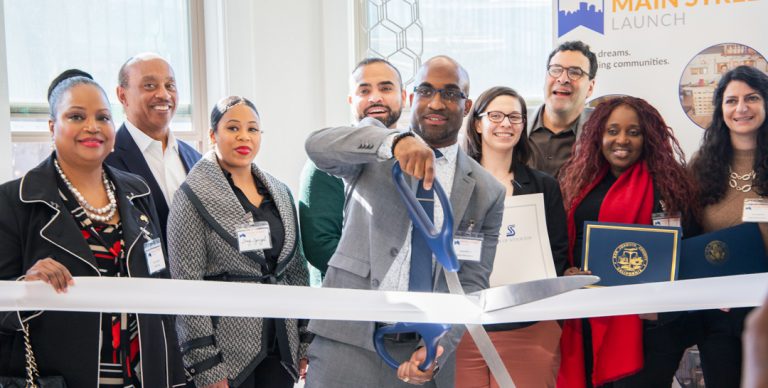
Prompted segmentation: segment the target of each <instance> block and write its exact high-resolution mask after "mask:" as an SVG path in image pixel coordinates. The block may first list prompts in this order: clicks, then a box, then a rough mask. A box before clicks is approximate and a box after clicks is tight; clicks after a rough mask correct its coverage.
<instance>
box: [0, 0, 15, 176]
mask: <svg viewBox="0 0 768 388" xmlns="http://www.w3.org/2000/svg"><path fill="white" fill-rule="evenodd" d="M1 20H5V15H4V12H3V2H2V1H0V21H1ZM0 25H2V24H1V23H0ZM3 58H5V29H4V28H0V80H7V79H8V64H7V63H6V61H5V60H2V59H3ZM10 123H11V111H10V109H9V101H8V83H7V82H0V183H3V182H5V181H8V180H10V179H11V178H12V177H13V172H12V169H11V127H10Z"/></svg>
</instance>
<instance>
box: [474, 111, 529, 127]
mask: <svg viewBox="0 0 768 388" xmlns="http://www.w3.org/2000/svg"><path fill="white" fill-rule="evenodd" d="M484 116H488V120H491V122H492V123H500V122H502V121H504V118H505V117H506V118H508V119H509V123H510V124H522V123H523V119H524V118H525V116H524V115H521V114H520V113H517V112H513V113H510V114H504V113H502V112H499V111H490V112H485V113H480V114H479V115H477V117H484Z"/></svg>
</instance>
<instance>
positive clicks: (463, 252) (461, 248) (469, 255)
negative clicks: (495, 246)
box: [453, 232, 483, 262]
mask: <svg viewBox="0 0 768 388" xmlns="http://www.w3.org/2000/svg"><path fill="white" fill-rule="evenodd" d="M453 250H454V251H455V252H456V257H457V258H458V259H459V260H464V261H474V262H479V261H480V254H481V253H482V251H483V234H482V233H470V232H464V233H461V232H457V233H456V236H455V238H454V239H453Z"/></svg>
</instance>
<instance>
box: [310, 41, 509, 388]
mask: <svg viewBox="0 0 768 388" xmlns="http://www.w3.org/2000/svg"><path fill="white" fill-rule="evenodd" d="M415 85H416V87H415V88H414V93H413V94H412V95H411V96H410V102H411V108H412V114H411V130H410V131H406V132H399V131H397V130H394V129H389V128H386V127H385V126H384V125H383V124H382V123H381V122H380V121H378V120H375V119H372V118H364V119H363V120H361V121H360V123H359V124H358V126H357V127H339V128H327V129H323V130H320V131H317V132H314V133H312V134H311V135H310V137H309V138H308V139H307V142H306V148H307V153H308V154H309V157H310V159H311V160H312V161H313V162H314V163H315V164H316V165H317V167H318V168H320V169H321V170H324V171H326V172H328V173H331V174H334V175H336V176H339V177H341V178H342V179H344V181H345V183H346V184H347V186H348V187H349V190H351V191H352V193H351V195H349V203H348V204H347V205H346V206H347V209H346V210H347V212H346V215H345V217H346V218H345V227H344V231H343V232H342V235H341V240H340V241H339V245H338V248H337V249H336V252H335V253H334V254H333V256H332V257H331V260H330V262H329V263H328V272H327V273H326V277H325V280H324V282H323V287H333V288H354V289H370V290H384V291H420V292H447V286H446V282H445V276H444V275H443V270H442V266H441V265H440V264H439V263H437V262H434V261H433V258H432V252H431V251H430V250H429V248H428V247H426V241H425V240H424V239H423V237H421V235H420V234H419V232H418V231H417V230H414V229H413V227H412V225H411V221H410V218H409V217H408V214H407V212H406V209H405V204H403V202H402V200H401V199H400V196H399V194H398V193H397V191H396V188H395V187H394V183H393V181H392V166H393V164H394V162H395V161H399V162H400V166H401V167H402V169H403V172H405V173H406V175H409V177H407V179H406V180H407V181H409V183H411V184H412V187H414V188H415V190H416V191H417V197H420V198H422V199H424V201H423V202H422V206H423V207H424V208H425V212H426V213H427V214H429V213H430V211H431V212H432V213H433V214H434V220H435V226H436V227H438V228H439V227H440V226H441V224H442V214H443V212H442V206H441V205H440V203H439V201H437V200H435V199H434V197H433V194H432V190H431V189H432V183H433V181H434V179H437V180H438V181H439V182H440V184H441V186H442V187H443V188H444V189H445V191H446V193H447V194H448V196H449V198H450V201H451V206H452V207H453V215H454V217H455V221H454V225H455V228H456V229H457V230H455V231H456V232H459V233H464V234H467V233H469V232H471V233H477V234H476V237H478V238H482V243H481V247H480V250H479V252H478V253H477V254H476V255H474V256H472V257H471V258H470V257H467V259H468V260H466V261H463V262H462V263H461V270H460V271H459V279H460V280H461V283H462V285H463V287H464V289H465V291H466V292H473V291H478V290H481V289H484V288H487V287H488V277H489V276H490V272H491V268H492V267H493V258H494V255H495V253H496V244H497V242H498V232H499V228H500V227H501V217H502V211H503V204H504V195H505V190H504V187H503V186H502V185H501V184H500V183H499V182H498V181H497V180H496V179H495V178H494V177H493V176H491V175H490V173H488V172H487V171H486V170H485V169H484V168H483V167H482V166H480V165H479V164H478V163H477V162H475V161H474V160H472V159H471V158H470V157H469V156H467V155H466V154H465V153H464V151H462V150H461V149H460V148H459V146H458V144H457V137H458V133H459V130H460V129H461V125H462V119H463V117H464V116H465V115H466V114H467V113H468V112H469V109H470V107H471V105H472V101H470V100H469V99H468V98H467V94H468V93H469V77H468V75H467V73H466V71H465V70H464V69H463V68H462V67H461V65H459V64H458V63H457V62H456V61H455V60H453V59H451V58H449V57H445V56H438V57H434V58H432V59H430V60H428V61H427V62H426V63H424V65H423V66H422V67H421V68H420V69H419V72H418V73H417V75H416V77H415ZM414 178H415V179H414ZM419 179H423V180H424V184H423V185H420V184H419V183H418V181H417V180H419ZM416 187H418V188H416ZM381 325H382V323H374V322H363V321H360V322H346V321H328V320H313V321H312V322H310V325H309V329H310V331H312V332H313V333H315V338H314V340H313V341H312V344H311V345H310V347H309V352H308V358H309V370H308V372H307V383H306V387H307V388H317V387H385V388H386V387H408V386H409V384H416V385H424V386H427V387H453V386H454V369H455V358H454V353H455V352H454V350H455V348H456V344H457V343H458V341H459V339H460V338H461V335H462V334H463V327H462V326H460V325H456V326H454V327H453V329H451V331H450V332H449V333H448V334H447V335H446V336H445V337H443V338H442V339H441V340H440V347H439V348H438V354H441V356H440V357H438V360H437V365H434V364H433V365H431V366H430V367H429V368H428V369H427V370H426V371H425V372H421V371H419V370H418V368H417V366H418V365H419V364H420V363H421V362H422V361H423V360H424V358H425V353H426V352H425V350H424V348H421V347H420V345H419V340H420V338H419V337H418V336H417V335H416V334H415V333H406V334H400V335H391V336H385V341H384V343H385V346H386V348H387V349H388V351H389V352H390V354H391V355H392V356H393V357H394V358H395V359H396V360H399V361H401V362H402V364H401V365H400V368H399V369H398V370H397V371H395V370H393V369H390V368H389V367H388V366H387V365H386V364H384V362H383V361H382V360H381V359H380V358H379V357H378V355H377V354H376V352H375V351H374V347H373V333H374V331H375V330H376V328H378V327H380V326H381ZM438 368H439V373H436V370H437V369H438ZM433 377H434V379H433Z"/></svg>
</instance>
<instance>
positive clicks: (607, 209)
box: [557, 161, 653, 388]
mask: <svg viewBox="0 0 768 388" xmlns="http://www.w3.org/2000/svg"><path fill="white" fill-rule="evenodd" d="M607 173H609V172H608V166H606V167H603V168H602V169H601V170H600V172H599V173H598V176H597V178H596V179H595V180H594V182H592V183H591V184H589V185H588V186H587V187H585V188H584V190H582V192H580V193H579V195H577V196H576V197H575V198H574V199H573V202H572V203H571V206H570V209H569V210H568V243H569V250H568V255H569V257H568V258H569V260H570V263H571V266H573V249H574V245H575V243H576V222H575V220H574V213H575V211H576V208H577V207H578V206H579V205H580V204H581V202H582V201H583V200H584V198H585V197H586V196H587V194H589V192H591V191H592V190H593V189H594V188H595V186H597V185H598V184H599V183H600V182H601V181H602V180H603V178H604V177H605V174H607ZM652 211H653V182H652V180H651V176H650V174H649V173H648V166H647V165H646V163H645V161H641V162H639V163H635V164H633V165H632V166H631V167H630V168H629V169H627V170H626V171H624V173H622V174H621V175H620V176H619V178H618V179H617V180H616V182H615V183H614V184H613V186H611V188H610V189H609V190H608V193H607V194H606V195H605V198H604V199H603V203H602V205H601V206H600V214H599V215H598V217H597V220H598V221H600V222H617V223H624V224H644V225H650V224H651V213H652ZM589 323H590V326H591V329H592V359H593V361H594V362H593V370H592V376H591V378H592V385H593V386H595V387H597V386H600V385H603V384H605V383H609V382H612V381H616V380H619V379H621V378H623V377H626V376H629V375H632V374H635V373H637V372H639V371H640V370H641V369H642V368H643V325H642V322H641V321H640V318H638V316H637V315H623V316H613V317H598V318H589ZM560 351H561V354H562V357H561V361H560V372H559V374H558V376H557V386H558V388H584V387H586V381H587V377H586V376H585V370H584V369H585V367H584V340H583V337H582V327H581V320H580V319H570V320H567V321H565V325H564V326H563V335H562V337H561V338H560Z"/></svg>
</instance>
